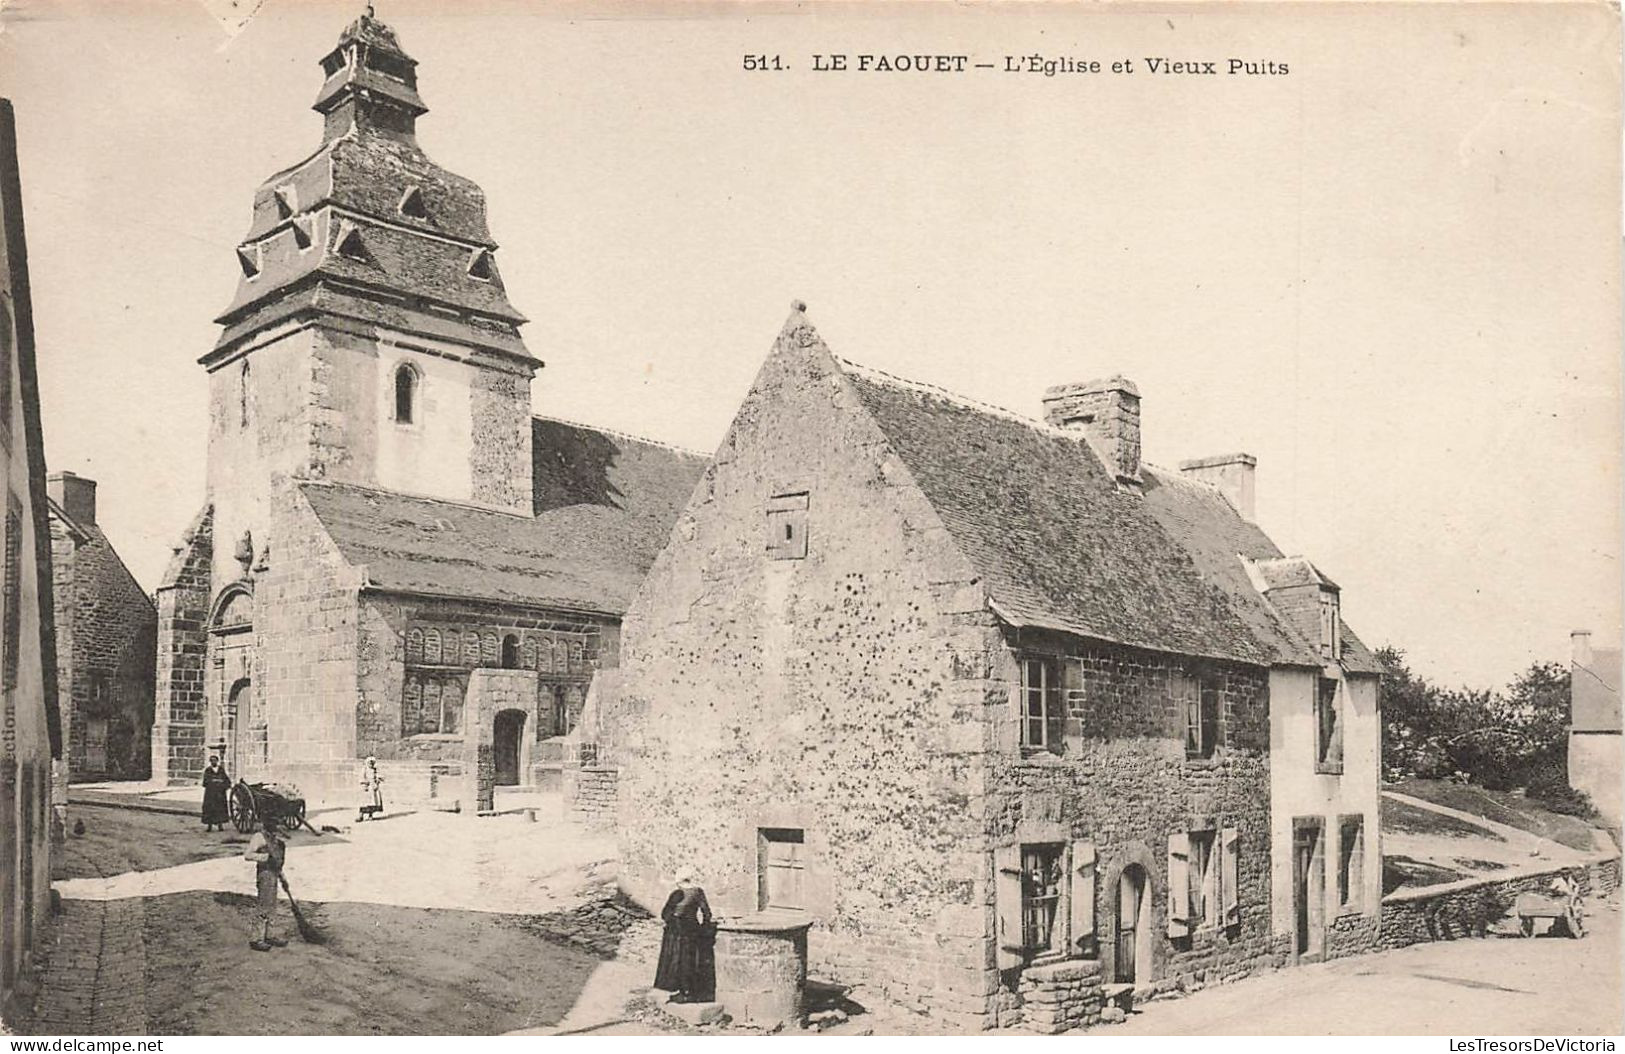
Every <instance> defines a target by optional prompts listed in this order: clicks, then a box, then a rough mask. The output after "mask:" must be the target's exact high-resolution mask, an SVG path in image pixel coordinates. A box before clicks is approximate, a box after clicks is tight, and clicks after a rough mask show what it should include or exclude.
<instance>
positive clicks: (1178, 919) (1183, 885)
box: [1168, 831, 1191, 940]
mask: <svg viewBox="0 0 1625 1054" xmlns="http://www.w3.org/2000/svg"><path fill="white" fill-rule="evenodd" d="M1190 841H1191V839H1190V835H1189V834H1187V833H1185V832H1184V831H1175V832H1174V833H1173V834H1170V835H1169V836H1168V936H1169V937H1170V938H1172V939H1175V940H1178V939H1179V938H1182V937H1189V936H1190V934H1191V871H1190V857H1191V847H1190Z"/></svg>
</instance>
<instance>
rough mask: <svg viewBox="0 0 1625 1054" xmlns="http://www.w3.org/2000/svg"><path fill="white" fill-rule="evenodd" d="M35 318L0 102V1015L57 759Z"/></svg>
mask: <svg viewBox="0 0 1625 1054" xmlns="http://www.w3.org/2000/svg"><path fill="white" fill-rule="evenodd" d="M34 355H35V351H34V317H33V306H32V301H31V300H30V297H29V287H28V248H27V244H26V241H25V239H24V236H23V209H22V188H21V185H20V179H19V176H18V165H17V130H16V123H15V119H14V117H13V114H12V109H11V102H10V100H7V99H0V462H3V464H4V466H5V490H4V499H5V519H4V520H3V521H0V525H3V532H4V533H3V536H0V551H3V553H4V560H3V563H0V576H3V579H0V699H3V701H4V707H5V723H4V726H3V727H0V1016H4V1015H9V1014H10V1013H11V1012H12V1011H13V1010H14V1009H15V1008H16V1007H17V1005H18V1004H19V1003H22V1002H24V1001H26V1000H27V999H28V998H29V991H30V989H31V986H32V985H33V983H34V977H33V963H34V955H35V952H36V951H37V950H39V944H40V934H41V930H42V927H43V926H44V925H45V922H46V920H47V919H48V917H49V913H50V891H51V879H50V876H51V869H50V849H51V839H50V837H49V834H48V832H49V830H50V819H49V810H48V804H49V798H50V780H51V771H52V767H53V763H54V762H56V761H60V759H61V757H62V732H61V726H60V724H59V722H58V714H57V680H56V644H55V634H54V630H53V626H52V623H53V619H52V606H51V540H50V539H51V535H50V529H49V528H48V526H47V525H46V512H45V500H46V499H45V447H44V443H43V441H42V438H41V432H40V405H39V380H38V375H37V373H36V370H35V359H34Z"/></svg>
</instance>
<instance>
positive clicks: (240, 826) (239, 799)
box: [226, 787, 255, 834]
mask: <svg viewBox="0 0 1625 1054" xmlns="http://www.w3.org/2000/svg"><path fill="white" fill-rule="evenodd" d="M226 811H227V814H228V815H229V816H230V817H231V825H232V826H233V827H235V828H237V830H238V831H240V832H242V833H243V834H249V833H250V832H252V831H253V830H254V827H255V823H254V796H253V795H252V794H250V793H249V792H248V791H247V790H245V789H243V788H242V787H233V788H232V789H231V794H230V796H228V797H227V798H226Z"/></svg>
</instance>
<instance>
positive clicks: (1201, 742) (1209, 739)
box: [1185, 679, 1219, 758]
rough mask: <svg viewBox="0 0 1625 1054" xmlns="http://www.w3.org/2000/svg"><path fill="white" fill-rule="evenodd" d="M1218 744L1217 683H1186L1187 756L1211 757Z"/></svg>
mask: <svg viewBox="0 0 1625 1054" xmlns="http://www.w3.org/2000/svg"><path fill="white" fill-rule="evenodd" d="M1218 743H1219V685H1218V682H1217V681H1213V680H1207V679H1204V680H1201V681H1198V682H1194V683H1191V682H1187V684H1186V689H1185V756H1186V757H1187V758H1210V757H1212V756H1213V752H1214V750H1215V749H1216V748H1217V747H1218Z"/></svg>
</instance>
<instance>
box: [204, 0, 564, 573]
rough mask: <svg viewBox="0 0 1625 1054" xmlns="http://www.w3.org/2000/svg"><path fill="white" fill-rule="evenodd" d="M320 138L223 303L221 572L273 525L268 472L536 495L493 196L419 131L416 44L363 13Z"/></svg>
mask: <svg viewBox="0 0 1625 1054" xmlns="http://www.w3.org/2000/svg"><path fill="white" fill-rule="evenodd" d="M321 67H322V72H323V76H324V82H323V84H322V87H321V91H320V92H319V93H318V95H317V97H316V102H315V106H314V109H315V110H316V112H317V113H319V114H321V115H322V118H323V136H322V144H321V146H320V147H318V148H317V150H316V151H315V153H313V154H311V155H310V156H309V157H307V158H305V159H304V160H303V161H300V162H299V163H297V164H295V165H293V166H291V167H289V168H286V169H284V170H282V171H281V172H278V173H276V174H275V175H273V176H271V177H270V178H269V179H267V180H266V181H265V182H264V183H263V184H262V185H261V186H260V188H259V189H258V190H257V191H256V192H255V194H254V212H253V220H252V222H251V224H250V226H249V230H248V233H247V235H246V236H245V237H244V238H243V240H242V243H241V244H239V245H238V246H237V249H236V261H237V264H238V266H239V268H240V270H241V276H240V278H239V280H238V284H237V293H236V295H235V296H234V297H233V299H232V301H231V304H230V305H229V306H228V307H227V308H226V309H225V311H224V312H223V313H222V314H221V315H220V316H219V318H218V319H217V320H216V321H217V322H218V323H219V324H220V326H221V327H222V330H221V334H220V339H219V341H218V342H217V343H216V344H215V346H214V348H213V349H212V350H211V351H210V352H209V353H208V354H206V355H204V356H203V357H202V358H201V359H200V360H199V362H200V364H201V365H202V366H203V367H204V368H205V369H206V370H207V371H208V374H209V391H210V434H209V451H208V461H209V466H208V489H209V494H210V501H211V502H212V503H213V504H214V507H215V537H216V538H218V539H221V540H222V543H223V544H217V545H216V546H215V552H216V558H215V572H216V574H215V576H214V577H215V581H216V584H217V585H218V584H219V583H220V582H222V581H229V580H231V579H232V578H234V577H235V576H236V575H237V574H239V573H240V572H239V569H238V566H237V564H236V563H234V562H233V559H234V557H233V545H234V544H236V541H237V539H239V538H242V537H244V536H251V537H253V538H255V539H264V538H266V537H267V534H266V530H267V515H268V511H269V504H270V502H271V501H272V500H273V498H272V494H273V492H274V490H275V486H276V481H278V480H283V479H294V480H298V479H307V480H328V481H332V482H338V483H351V484H358V485H362V486H367V487H375V488H381V489H385V490H391V491H398V492H402V493H407V494H414V495H421V496H424V497H430V498H439V499H443V500H449V501H457V502H463V503H468V504H473V505H478V506H484V507H487V508H492V509H499V510H505V511H509V512H513V513H515V514H518V515H527V516H528V515H531V514H532V497H531V494H532V491H531V487H532V484H531V410H530V382H531V379H532V378H533V377H534V376H535V374H536V371H537V370H538V369H539V368H540V367H541V365H542V364H541V362H539V361H538V360H537V359H535V358H534V357H533V356H532V355H531V354H530V352H529V351H528V350H527V349H526V347H525V344H524V341H523V340H522V339H521V337H520V335H519V327H520V326H521V325H522V324H523V323H524V322H525V318H524V316H523V315H521V314H520V313H519V312H518V311H517V310H515V309H514V307H513V305H512V304H510V303H509V302H508V297H507V293H506V291H505V290H504V287H503V283H502V277H501V275H500V273H499V272H498V270H497V265H496V256H495V254H496V249H497V245H496V242H495V241H494V240H492V237H491V233H490V231H489V229H488V228H487V226H486V218H485V197H484V194H483V193H482V192H481V190H480V188H479V187H478V186H477V185H475V184H474V183H473V182H472V181H470V180H468V179H465V178H463V177H461V176H458V175H455V174H453V173H451V172H449V171H447V170H446V169H444V168H442V167H440V166H439V165H437V164H436V163H435V162H433V161H432V160H430V159H429V157H428V156H427V155H426V154H424V152H423V150H422V149H421V148H420V147H419V146H418V143H417V134H416V132H417V121H418V118H420V117H422V116H423V115H424V114H425V113H427V112H428V107H427V106H425V105H424V103H423V100H422V98H421V97H420V96H419V95H418V84H417V63H416V61H415V60H414V59H413V58H412V57H411V56H410V55H408V54H407V53H406V51H405V50H404V49H403V48H402V47H401V44H400V41H399V39H398V38H397V37H396V35H395V32H394V30H392V29H391V28H390V27H389V26H387V25H385V24H384V23H382V22H380V21H378V20H377V19H376V18H375V17H373V14H372V11H371V8H369V9H368V11H367V13H366V14H364V15H362V16H361V17H360V18H358V19H356V20H355V21H354V22H352V23H351V24H350V25H349V26H347V27H346V28H345V29H344V31H343V33H341V34H340V35H339V39H338V43H337V45H336V46H335V47H334V48H333V49H332V50H331V51H330V52H328V53H327V54H326V55H325V56H324V57H323V58H322V59H321Z"/></svg>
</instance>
